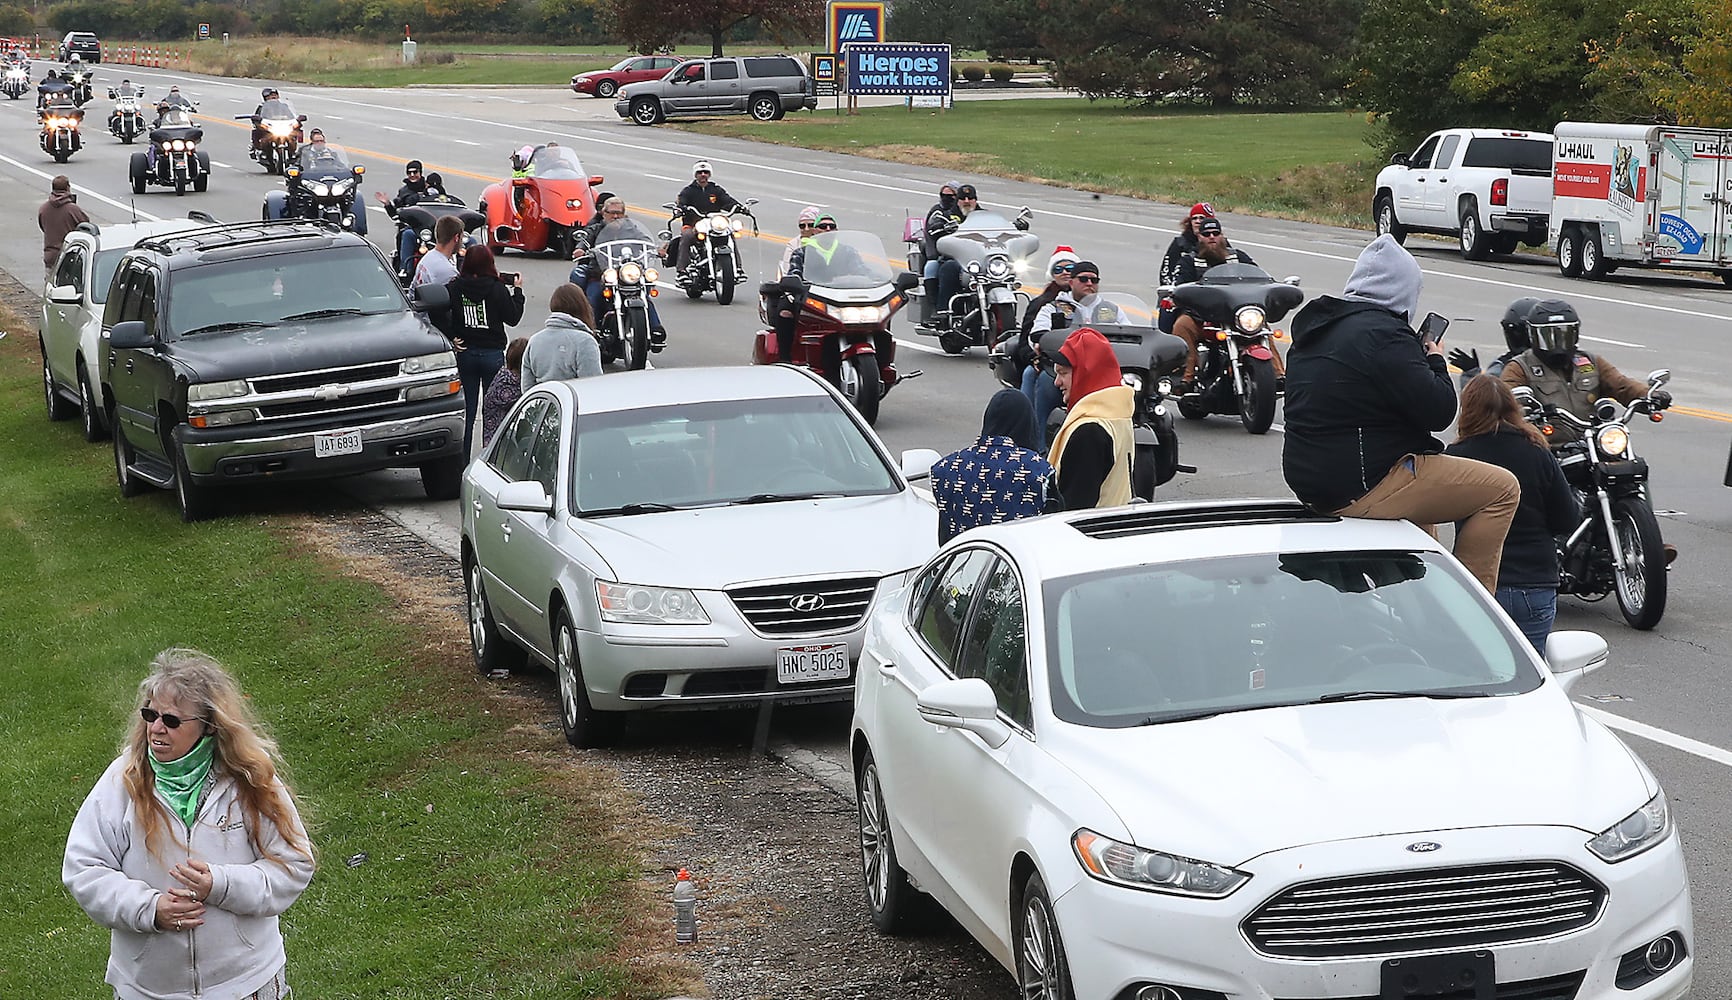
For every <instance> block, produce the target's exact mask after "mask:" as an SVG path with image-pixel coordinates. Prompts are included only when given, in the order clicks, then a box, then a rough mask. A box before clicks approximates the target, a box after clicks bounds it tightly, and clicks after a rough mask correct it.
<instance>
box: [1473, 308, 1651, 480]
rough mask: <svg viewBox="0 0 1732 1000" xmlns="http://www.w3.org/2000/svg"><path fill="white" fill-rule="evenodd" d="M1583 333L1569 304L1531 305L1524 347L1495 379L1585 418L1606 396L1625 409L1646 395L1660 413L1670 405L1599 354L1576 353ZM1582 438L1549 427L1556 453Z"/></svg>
mask: <svg viewBox="0 0 1732 1000" xmlns="http://www.w3.org/2000/svg"><path fill="white" fill-rule="evenodd" d="M1581 334H1582V321H1581V317H1580V316H1578V315H1577V314H1576V310H1575V307H1573V306H1571V305H1570V304H1569V303H1568V302H1565V301H1563V300H1561V299H1546V300H1543V301H1540V302H1536V303H1534V304H1533V305H1532V306H1531V307H1529V309H1528V312H1527V337H1528V349H1527V350H1526V351H1524V352H1522V353H1521V354H1520V355H1518V356H1516V357H1514V358H1511V359H1510V361H1509V363H1508V364H1506V365H1504V366H1503V371H1502V372H1501V373H1499V375H1498V377H1499V378H1501V379H1502V380H1503V382H1504V384H1505V385H1507V386H1510V387H1511V388H1514V387H1515V386H1520V385H1525V386H1528V387H1529V388H1531V389H1532V390H1533V392H1534V395H1535V396H1536V397H1538V399H1539V401H1540V402H1542V403H1546V404H1550V405H1552V406H1555V407H1557V408H1558V409H1560V410H1566V411H1568V412H1570V413H1572V414H1574V415H1575V416H1577V417H1579V418H1581V419H1583V420H1586V419H1589V418H1590V417H1592V416H1593V413H1594V402H1595V401H1596V400H1598V399H1601V398H1604V397H1609V398H1611V399H1615V400H1617V401H1618V402H1619V403H1620V404H1626V405H1627V404H1628V403H1629V402H1630V401H1631V400H1635V399H1641V398H1642V397H1644V396H1647V397H1649V398H1651V399H1652V400H1653V401H1654V406H1655V407H1656V408H1657V409H1661V410H1663V409H1665V408H1667V407H1668V406H1671V405H1672V394H1671V393H1669V392H1667V391H1666V390H1664V389H1656V390H1654V391H1653V392H1652V393H1649V392H1648V385H1647V383H1646V382H1643V381H1641V380H1639V379H1634V378H1631V377H1630V376H1628V375H1625V374H1624V373H1623V372H1620V371H1618V369H1617V368H1615V367H1613V366H1612V363H1611V362H1609V361H1607V360H1606V359H1605V358H1604V357H1602V356H1600V355H1598V354H1589V353H1587V352H1586V351H1583V350H1580V349H1579V348H1578V344H1579V342H1580V339H1581ZM1580 439H1581V434H1580V432H1579V431H1577V430H1576V429H1575V428H1574V427H1570V426H1567V425H1565V424H1563V423H1561V422H1560V423H1557V424H1554V425H1553V433H1552V435H1551V437H1550V439H1549V440H1550V443H1551V446H1552V447H1553V448H1554V449H1555V448H1558V447H1560V446H1562V445H1566V444H1570V443H1573V442H1575V441H1578V440H1580Z"/></svg>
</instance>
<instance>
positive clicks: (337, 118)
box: [324, 101, 390, 128]
mask: <svg viewBox="0 0 1732 1000" xmlns="http://www.w3.org/2000/svg"><path fill="white" fill-rule="evenodd" d="M344 103H345V104H346V103H348V102H347V101H345V102H344ZM324 117H326V118H329V119H330V120H331V121H334V122H346V121H348V119H347V118H344V117H343V116H342V115H325V116H324ZM389 127H390V126H388V125H381V126H380V128H389Z"/></svg>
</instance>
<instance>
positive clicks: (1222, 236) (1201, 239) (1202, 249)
mask: <svg viewBox="0 0 1732 1000" xmlns="http://www.w3.org/2000/svg"><path fill="white" fill-rule="evenodd" d="M1195 228H1196V234H1197V235H1196V243H1197V248H1196V250H1194V251H1192V252H1190V253H1184V254H1181V255H1180V256H1179V262H1178V264H1177V265H1175V266H1174V268H1173V274H1172V278H1173V284H1175V285H1188V284H1191V283H1192V282H1195V281H1201V280H1202V279H1203V274H1204V273H1205V272H1206V271H1208V270H1209V268H1211V267H1215V266H1216V265H1219V264H1255V263H1257V262H1256V261H1254V260H1252V259H1251V255H1250V254H1248V253H1246V252H1245V251H1243V250H1239V249H1236V248H1234V247H1233V246H1232V244H1230V243H1228V242H1227V234H1226V231H1225V230H1223V229H1222V228H1221V220H1220V219H1217V218H1215V217H1214V216H1208V217H1205V218H1201V219H1198V220H1196V226H1195ZM1171 332H1172V334H1173V335H1174V336H1176V337H1178V338H1180V339H1181V340H1183V341H1184V342H1185V374H1184V375H1183V376H1181V378H1180V380H1179V381H1180V383H1181V384H1182V385H1183V386H1185V389H1184V391H1185V392H1189V391H1191V390H1190V388H1189V387H1190V386H1191V385H1192V384H1193V383H1194V382H1195V381H1196V377H1197V344H1198V343H1199V342H1200V341H1201V340H1202V339H1203V324H1202V321H1201V320H1199V319H1197V317H1195V316H1192V315H1189V314H1185V315H1176V316H1175V318H1174V320H1173V323H1172V331H1171ZM1269 353H1270V354H1271V355H1272V356H1273V364H1274V367H1275V384H1276V386H1277V387H1279V386H1280V385H1281V383H1282V382H1284V381H1285V380H1286V378H1287V366H1286V364H1285V363H1283V362H1282V360H1281V352H1280V351H1278V350H1276V349H1275V344H1274V341H1273V340H1271V341H1270V344H1269Z"/></svg>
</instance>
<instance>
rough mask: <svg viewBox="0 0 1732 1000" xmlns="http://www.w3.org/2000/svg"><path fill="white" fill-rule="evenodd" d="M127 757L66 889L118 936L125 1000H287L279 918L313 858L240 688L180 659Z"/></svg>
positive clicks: (114, 972) (196, 655) (149, 686)
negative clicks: (193, 999)
mask: <svg viewBox="0 0 1732 1000" xmlns="http://www.w3.org/2000/svg"><path fill="white" fill-rule="evenodd" d="M138 696H139V697H138V706H139V707H138V718H136V719H134V720H133V722H132V726H131V728H130V730H129V731H128V733H127V737H126V743H125V745H124V746H123V747H122V748H121V753H120V756H119V757H118V758H116V759H115V761H114V763H112V764H110V765H109V766H108V770H107V771H106V772H104V773H103V775H102V777H101V778H100V779H99V780H98V781H97V783H96V787H95V788H94V789H93V790H92V791H91V793H90V795H89V796H88V797H87V798H86V799H85V800H84V805H83V806H82V807H80V808H79V810H78V816H77V818H76V819H74V820H73V821H72V833H71V834H70V835H69V836H68V837H67V839H66V859H65V863H64V865H63V867H62V869H61V880H62V881H64V882H65V883H66V888H67V889H68V890H69V891H71V893H72V897H73V898H74V899H75V900H77V901H78V905H79V906H81V907H83V908H84V912H85V913H88V914H89V915H90V918H91V919H92V920H95V921H96V922H97V923H99V924H101V925H102V926H104V927H107V928H108V929H109V930H111V931H112V932H113V934H112V937H111V940H110V947H109V955H108V975H107V976H106V977H105V978H106V979H107V981H108V984H109V985H110V986H112V987H113V988H114V996H115V997H116V1000H168V998H179V997H192V996H203V997H209V998H211V1000H281V998H284V997H287V996H288V995H289V987H288V984H287V981H286V980H285V978H284V966H285V959H284V952H283V937H282V934H281V932H280V931H279V930H278V927H277V917H278V915H279V914H281V913H282V912H283V911H284V910H286V909H288V908H289V904H291V903H293V902H294V901H295V899H296V898H297V897H299V896H300V894H301V891H302V890H303V889H305V888H306V887H307V883H308V882H309V881H310V880H311V879H312V877H313V860H314V859H313V845H312V841H310V840H309V839H308V838H307V831H306V828H305V827H304V826H302V824H301V817H300V813H299V811H298V810H297V809H296V808H295V799H294V794H293V793H292V792H291V791H290V790H289V786H288V785H287V784H286V783H285V781H284V778H283V776H282V773H281V769H282V761H281V758H280V757H279V755H278V753H277V746H276V744H275V743H273V742H272V741H271V740H270V739H269V738H268V737H267V736H265V735H264V734H263V732H262V731H261V729H260V726H259V723H258V721H257V720H256V719H255V718H254V717H253V714H252V709H251V707H250V706H249V705H248V704H247V701H246V699H245V697H244V696H243V695H242V694H241V691H240V687H239V686H238V685H237V684H236V683H235V680H234V678H233V677H230V676H229V674H228V672H227V671H225V670H224V669H223V668H222V665H221V664H219V663H217V662H216V661H215V660H213V659H211V658H210V657H209V656H206V655H205V654H203V653H200V652H198V651H197V650H191V649H168V650H164V651H163V652H161V653H159V654H158V655H157V657H156V659H154V660H152V661H151V665H150V675H149V676H147V677H146V678H145V679H144V681H143V683H141V684H139V686H138Z"/></svg>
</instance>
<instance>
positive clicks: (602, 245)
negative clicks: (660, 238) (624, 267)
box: [595, 218, 655, 267]
mask: <svg viewBox="0 0 1732 1000" xmlns="http://www.w3.org/2000/svg"><path fill="white" fill-rule="evenodd" d="M654 244H655V241H654V240H652V239H651V238H650V234H649V233H648V232H647V231H645V229H644V227H642V226H640V225H638V223H637V220H635V219H629V218H628V219H619V220H617V221H615V222H610V223H608V224H607V225H605V226H602V227H601V231H600V232H598V233H596V234H595V257H596V261H597V263H599V264H601V265H602V266H603V267H618V266H620V265H621V264H624V263H626V262H627V261H636V262H638V263H639V264H644V263H647V262H649V259H650V256H651V253H650V251H651V248H652V247H653V246H654Z"/></svg>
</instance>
